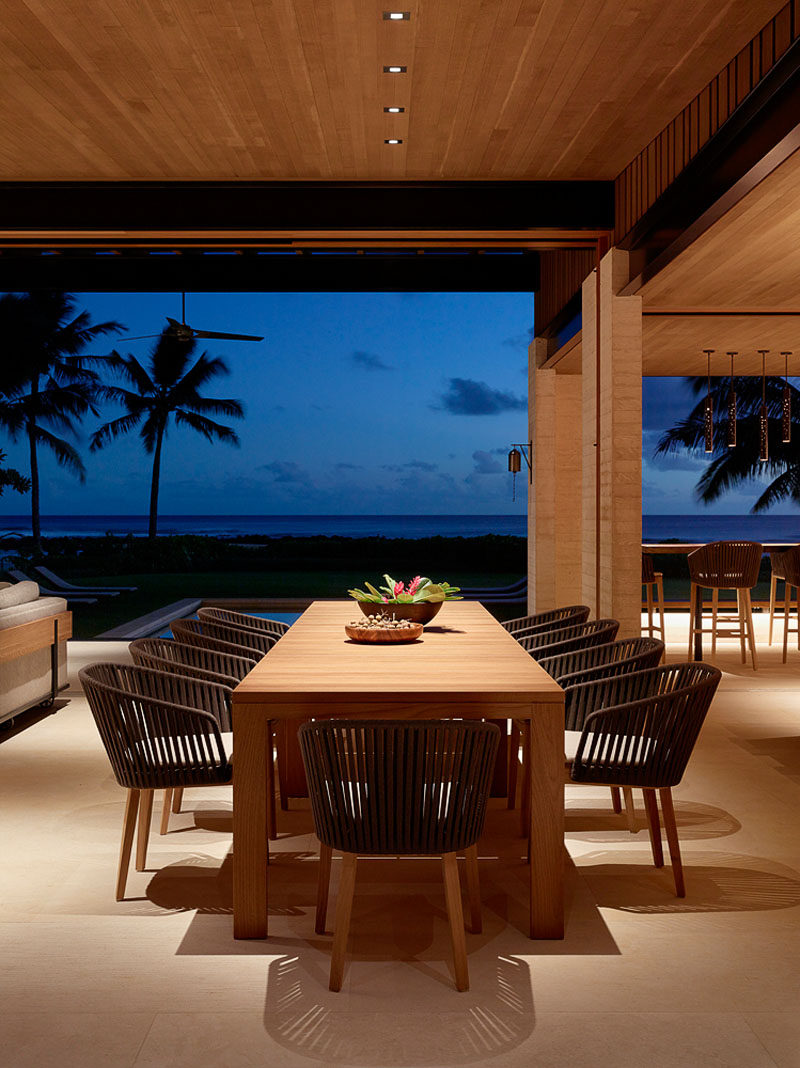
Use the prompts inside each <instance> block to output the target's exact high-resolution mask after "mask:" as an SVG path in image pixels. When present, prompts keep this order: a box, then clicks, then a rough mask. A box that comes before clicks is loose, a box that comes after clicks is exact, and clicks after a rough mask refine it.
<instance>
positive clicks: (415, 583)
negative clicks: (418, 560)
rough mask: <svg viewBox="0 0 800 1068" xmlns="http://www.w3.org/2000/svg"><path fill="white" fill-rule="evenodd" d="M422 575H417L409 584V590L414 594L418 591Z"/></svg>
mask: <svg viewBox="0 0 800 1068" xmlns="http://www.w3.org/2000/svg"><path fill="white" fill-rule="evenodd" d="M421 578H422V575H415V576H414V578H413V579H412V580H411V581H410V582H409V584H408V592H409V593H411V594H414V593H416V592H417V586H419V583H420V579H421Z"/></svg>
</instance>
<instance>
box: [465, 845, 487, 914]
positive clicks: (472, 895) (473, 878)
mask: <svg viewBox="0 0 800 1068" xmlns="http://www.w3.org/2000/svg"><path fill="white" fill-rule="evenodd" d="M464 859H465V865H464V867H465V869H466V874H467V895H468V896H469V929H470V931H472V933H473V934H480V933H481V931H482V930H483V917H482V916H481V883H480V876H479V875H478V846H477V844H476V845H471V846H470V847H469V849H467V850H466V851H465V853H464Z"/></svg>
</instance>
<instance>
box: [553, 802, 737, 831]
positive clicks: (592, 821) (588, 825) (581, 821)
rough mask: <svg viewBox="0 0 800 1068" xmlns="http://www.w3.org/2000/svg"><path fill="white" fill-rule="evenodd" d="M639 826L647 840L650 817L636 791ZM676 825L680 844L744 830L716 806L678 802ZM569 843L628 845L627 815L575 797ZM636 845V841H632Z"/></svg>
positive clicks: (569, 804)
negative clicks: (648, 818) (618, 843)
mask: <svg viewBox="0 0 800 1068" xmlns="http://www.w3.org/2000/svg"><path fill="white" fill-rule="evenodd" d="M633 799H634V805H635V807H636V826H637V829H638V831H639V832H644V838H647V817H646V815H645V811H644V801H643V799H642V792H641V790H634V795H633ZM675 822H676V823H677V825H678V835H679V837H680V840H681V842H692V841H699V840H701V839H704V838H726V837H727V836H728V835H732V834H736V833H737V831H740V830H741V829H742V825H741V823H740V822H739V821H738V820H737V819H736V817H735V816H733V815H732V814H731V813H730V812H727V811H726V810H725V809H723V808H717V807H716V806H715V805H703V804H700V803H699V802H697V801H680V800H678V799H676V800H675ZM564 826H565V833H566V837H567V841H570V840H575V841H589V842H596V841H603V842H629V841H631V840H632V839H631V833H630V831H629V830H628V825H627V822H626V819H625V814H624V812H623V813H620V814H615V813H614V812H613V811H612V810H611V805H610V803H609V802H608V800H606V799H600V798H593V799H592V800H591V801H588V800H582V799H581V798H580V797H577V798H576V797H575V795H574V794H573V795H572V797H571V798H569V799H568V801H567V808H566V816H565V821H564ZM633 840H634V841H635V840H636V839H633Z"/></svg>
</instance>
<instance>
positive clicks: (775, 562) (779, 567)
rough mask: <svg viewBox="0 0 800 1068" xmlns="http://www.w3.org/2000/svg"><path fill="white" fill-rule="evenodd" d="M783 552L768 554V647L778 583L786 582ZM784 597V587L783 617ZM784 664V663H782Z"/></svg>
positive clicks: (773, 620)
mask: <svg viewBox="0 0 800 1068" xmlns="http://www.w3.org/2000/svg"><path fill="white" fill-rule="evenodd" d="M785 555H786V554H785V552H774V553H769V564H770V577H769V640H768V642H767V644H768V645H772V627H773V624H774V622H775V605H776V603H777V598H778V583H779V582H783V583H785V582H786V564H785V563H784V556H785ZM786 597H787V590H786V587H785V585H784V590H783V601H784V604H783V607H784V615H785V609H786ZM784 663H785V661H784Z"/></svg>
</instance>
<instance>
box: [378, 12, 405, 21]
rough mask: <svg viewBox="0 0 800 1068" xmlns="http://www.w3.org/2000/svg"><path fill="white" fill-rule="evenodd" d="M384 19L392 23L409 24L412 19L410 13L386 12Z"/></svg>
mask: <svg viewBox="0 0 800 1068" xmlns="http://www.w3.org/2000/svg"><path fill="white" fill-rule="evenodd" d="M383 18H384V20H385V21H391V22H408V20H409V19H410V18H411V12H410V11H384V13H383Z"/></svg>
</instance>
